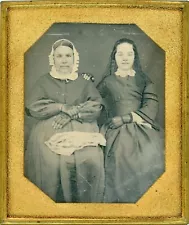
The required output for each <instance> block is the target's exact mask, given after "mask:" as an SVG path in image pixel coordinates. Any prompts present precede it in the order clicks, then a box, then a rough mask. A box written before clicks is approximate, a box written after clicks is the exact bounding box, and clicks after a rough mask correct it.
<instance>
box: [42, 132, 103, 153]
mask: <svg viewBox="0 0 189 225" xmlns="http://www.w3.org/2000/svg"><path fill="white" fill-rule="evenodd" d="M45 144H46V145H47V146H48V147H49V148H50V149H51V151H53V152H55V153H56V154H60V155H67V156H70V155H71V154H73V153H74V152H75V151H76V150H80V149H82V148H84V147H86V146H98V145H102V146H106V139H105V138H104V136H103V135H102V134H100V133H88V132H79V131H71V132H61V133H56V134H54V135H53V136H52V137H51V138H50V139H49V140H48V141H46V142H45Z"/></svg>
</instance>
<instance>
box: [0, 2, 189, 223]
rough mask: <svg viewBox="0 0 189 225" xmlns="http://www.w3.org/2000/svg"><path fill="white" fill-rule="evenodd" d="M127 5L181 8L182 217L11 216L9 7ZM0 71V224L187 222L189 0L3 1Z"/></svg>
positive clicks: (188, 181) (188, 176) (188, 178)
mask: <svg viewBox="0 0 189 225" xmlns="http://www.w3.org/2000/svg"><path fill="white" fill-rule="evenodd" d="M94 6H95V7H111V8H116V7H120V6H122V7H127V8H134V7H137V8H157V9H162V8H163V9H180V10H182V12H183V24H182V25H183V27H182V31H183V40H182V42H183V43H182V46H184V47H183V65H182V66H183V73H182V217H180V218H164V219H163V220H162V219H159V218H153V219H152V218H140V219H139V218H124V219H119V218H115V219H108V220H107V219H85V218H83V219H74V218H73V219H64V220H62V219H61V220H59V219H56V220H54V219H43V220H36V219H29V220H28V219H25V218H22V219H16V218H15V219H10V218H8V215H7V198H6V195H7V163H6V159H7V150H8V146H7V132H8V126H7V124H8V123H7V120H8V117H7V108H8V102H7V99H8V91H7V88H8V79H7V46H8V43H7V11H8V10H9V8H25V7H30V8H32V7H35V8H36V7H37V8H52V7H94ZM0 65H1V73H0V224H12V225H13V224H15V225H16V224H26V223H32V224H39V223H40V224H141V225H142V224H146V225H147V224H154V225H160V224H164V225H166V224H167V225H173V224H183V225H184V224H187V223H189V165H188V164H189V160H188V158H189V147H188V145H189V122H188V118H189V117H188V116H189V2H169V1H154V0H146V1H142V0H109V1H107V0H98V1H93V0H85V1H81V0H80V1H77V0H72V1H68V0H67V1H61V0H59V1H36V2H3V3H2V6H1V58H0Z"/></svg>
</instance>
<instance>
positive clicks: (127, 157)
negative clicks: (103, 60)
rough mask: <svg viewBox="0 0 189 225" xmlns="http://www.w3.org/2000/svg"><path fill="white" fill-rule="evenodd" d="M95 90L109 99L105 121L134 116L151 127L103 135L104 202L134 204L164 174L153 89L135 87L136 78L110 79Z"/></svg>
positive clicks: (127, 128) (132, 125)
mask: <svg viewBox="0 0 189 225" xmlns="http://www.w3.org/2000/svg"><path fill="white" fill-rule="evenodd" d="M98 89H99V91H100V93H101V95H102V96H103V97H105V96H108V97H109V106H108V108H109V109H107V110H108V111H109V118H112V117H115V116H123V115H127V114H129V113H131V112H135V113H136V114H138V115H139V116H140V117H141V118H142V119H143V120H145V121H146V122H147V123H148V124H150V125H151V128H149V127H147V126H145V125H144V124H138V123H136V122H132V123H127V124H124V125H122V126H121V127H119V128H117V129H107V130H106V133H105V136H106V140H107V146H106V148H105V197H104V201H105V202H131V203H134V202H136V201H137V200H138V199H139V198H140V197H141V196H142V195H143V194H144V193H145V192H146V190H147V189H148V188H149V187H150V186H151V185H152V184H153V183H154V182H155V180H156V179H157V178H158V177H159V176H160V175H161V174H162V173H163V171H164V138H163V135H162V132H161V131H160V130H159V128H158V126H157V124H155V122H154V121H155V118H156V115H157V111H158V99H157V95H156V93H155V91H154V85H153V83H152V82H148V83H146V85H145V86H142V85H141V86H138V85H137V82H136V75H135V76H134V77H131V76H128V77H126V78H122V77H118V76H115V75H111V76H107V77H106V78H105V79H104V80H103V81H102V82H101V83H100V84H99V85H98ZM103 128H104V127H103Z"/></svg>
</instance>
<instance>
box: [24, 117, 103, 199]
mask: <svg viewBox="0 0 189 225" xmlns="http://www.w3.org/2000/svg"><path fill="white" fill-rule="evenodd" d="M52 122H53V118H51V119H48V121H47V120H45V121H40V122H39V123H38V124H37V125H36V126H35V127H34V128H33V130H32V132H31V135H30V138H29V140H28V145H27V150H26V152H25V175H26V177H28V178H29V179H30V180H31V181H32V182H33V183H34V184H36V185H37V186H38V187H39V188H40V189H41V190H43V191H44V192H45V193H46V194H47V195H48V196H49V197H51V198H52V199H53V200H54V201H57V202H101V201H102V198H103V190H104V172H103V171H104V170H103V152H102V149H101V148H100V147H91V146H90V147H84V148H83V149H81V150H77V151H75V152H74V153H73V154H72V155H71V156H64V155H58V154H56V153H54V152H52V151H51V150H50V149H49V148H48V147H47V146H46V144H45V141H47V140H48V139H49V138H50V137H51V136H52V135H53V134H54V133H55V132H65V131H70V130H72V129H74V130H78V131H81V130H82V131H84V132H87V131H88V130H89V131H90V132H91V128H92V127H95V126H94V124H90V123H86V124H80V123H79V122H77V121H71V122H70V123H69V124H68V125H67V126H65V127H64V128H63V129H59V130H54V129H53V127H52ZM93 131H94V132H97V131H98V128H97V127H96V129H94V128H93ZM76 192H77V193H76Z"/></svg>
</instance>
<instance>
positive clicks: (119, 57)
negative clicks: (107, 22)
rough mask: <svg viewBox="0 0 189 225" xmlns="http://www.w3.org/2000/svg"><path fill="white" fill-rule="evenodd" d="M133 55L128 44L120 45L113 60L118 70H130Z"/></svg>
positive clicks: (131, 47)
mask: <svg viewBox="0 0 189 225" xmlns="http://www.w3.org/2000/svg"><path fill="white" fill-rule="evenodd" d="M134 58H135V53H134V50H133V45H132V44H129V43H122V44H119V45H118V46H117V52H116V54H115V60H116V63H117V66H118V68H119V69H120V70H125V71H127V70H130V69H132V68H133V64H134Z"/></svg>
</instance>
